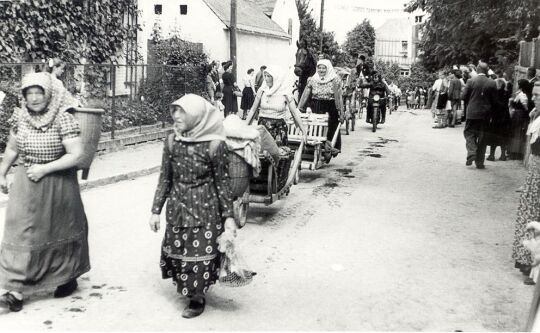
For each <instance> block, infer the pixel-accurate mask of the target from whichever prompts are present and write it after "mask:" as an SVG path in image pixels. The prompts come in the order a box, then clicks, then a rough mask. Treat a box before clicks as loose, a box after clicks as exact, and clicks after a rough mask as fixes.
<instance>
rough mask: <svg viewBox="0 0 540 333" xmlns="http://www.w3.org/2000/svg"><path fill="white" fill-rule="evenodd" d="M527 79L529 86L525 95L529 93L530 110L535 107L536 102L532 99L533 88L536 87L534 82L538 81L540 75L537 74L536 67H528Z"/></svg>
mask: <svg viewBox="0 0 540 333" xmlns="http://www.w3.org/2000/svg"><path fill="white" fill-rule="evenodd" d="M527 81H529V85H528V86H527V90H525V91H524V92H525V95H527V99H528V100H529V104H528V107H529V110H532V109H534V102H533V100H532V90H533V87H534V83H535V82H536V81H538V77H537V76H536V68H534V67H529V68H528V69H527Z"/></svg>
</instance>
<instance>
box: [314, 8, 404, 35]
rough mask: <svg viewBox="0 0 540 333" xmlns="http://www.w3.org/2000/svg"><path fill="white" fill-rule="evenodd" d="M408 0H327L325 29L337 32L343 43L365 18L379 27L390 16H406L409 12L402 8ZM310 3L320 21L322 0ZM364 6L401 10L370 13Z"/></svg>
mask: <svg viewBox="0 0 540 333" xmlns="http://www.w3.org/2000/svg"><path fill="white" fill-rule="evenodd" d="M408 2H409V1H408V0H325V2H324V6H325V11H324V22H323V26H324V30H326V31H333V32H335V34H336V39H337V41H338V42H339V43H343V42H344V41H345V36H346V34H347V32H348V31H350V30H351V29H352V28H354V26H355V25H356V24H358V23H361V22H362V21H363V20H364V18H367V19H369V20H370V22H371V24H372V25H373V26H374V27H375V29H377V28H378V27H379V26H381V25H382V24H383V23H384V22H385V21H386V20H387V19H389V18H394V17H400V16H401V17H403V16H405V17H406V16H407V13H405V12H402V11H401V9H403V5H404V4H406V3H408ZM310 4H311V7H312V9H313V15H314V16H315V18H316V19H317V23H318V22H319V18H320V9H321V0H311V1H310ZM362 8H369V9H383V10H390V9H396V10H399V11H395V12H394V11H392V12H386V13H378V12H369V13H368V12H366V11H365V10H362Z"/></svg>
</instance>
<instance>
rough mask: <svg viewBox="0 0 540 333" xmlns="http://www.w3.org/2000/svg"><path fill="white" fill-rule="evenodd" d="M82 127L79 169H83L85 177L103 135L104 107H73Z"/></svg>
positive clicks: (73, 112)
mask: <svg viewBox="0 0 540 333" xmlns="http://www.w3.org/2000/svg"><path fill="white" fill-rule="evenodd" d="M70 112H71V113H72V114H73V116H74V117H75V119H76V120H77V122H78V123H79V126H80V128H81V141H82V143H83V150H84V152H83V159H82V161H81V162H80V163H79V165H78V167H79V169H83V179H86V178H87V177H88V169H89V168H90V165H91V164H92V160H93V159H94V154H95V153H96V149H97V146H98V143H99V139H100V137H101V122H102V119H101V115H102V114H103V113H105V110H102V109H89V108H73V109H71V110H70Z"/></svg>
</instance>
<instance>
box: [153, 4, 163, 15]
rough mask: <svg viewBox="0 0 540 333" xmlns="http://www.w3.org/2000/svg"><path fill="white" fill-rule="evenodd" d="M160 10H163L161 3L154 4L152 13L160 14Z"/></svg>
mask: <svg viewBox="0 0 540 333" xmlns="http://www.w3.org/2000/svg"><path fill="white" fill-rule="evenodd" d="M162 12H163V6H162V5H154V14H156V15H161V13H162Z"/></svg>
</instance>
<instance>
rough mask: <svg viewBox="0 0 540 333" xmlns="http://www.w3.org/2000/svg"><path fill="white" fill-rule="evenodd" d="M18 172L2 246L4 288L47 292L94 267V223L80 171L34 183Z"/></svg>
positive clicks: (21, 169)
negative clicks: (87, 208)
mask: <svg viewBox="0 0 540 333" xmlns="http://www.w3.org/2000/svg"><path fill="white" fill-rule="evenodd" d="M26 171H27V169H26V168H25V167H22V166H19V167H17V169H16V171H15V179H14V182H13V187H12V188H11V191H10V194H9V203H8V206H7V210H6V221H5V226H4V238H3V240H2V245H1V248H0V287H2V288H4V289H6V290H13V291H18V292H24V293H33V292H40V291H46V290H48V289H52V288H55V287H57V286H59V285H62V284H65V283H67V282H69V281H70V280H72V279H76V278H78V277H79V276H80V275H82V274H84V273H86V272H88V271H89V270H90V259H89V255H88V223H87V220H86V215H85V212H84V207H83V204H82V200H81V194H80V190H79V184H78V182H77V173H76V171H75V170H74V169H70V170H64V171H59V172H56V173H53V174H49V175H47V176H45V177H43V178H42V179H41V180H40V181H38V182H33V181H31V180H30V179H28V176H27V175H26Z"/></svg>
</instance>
